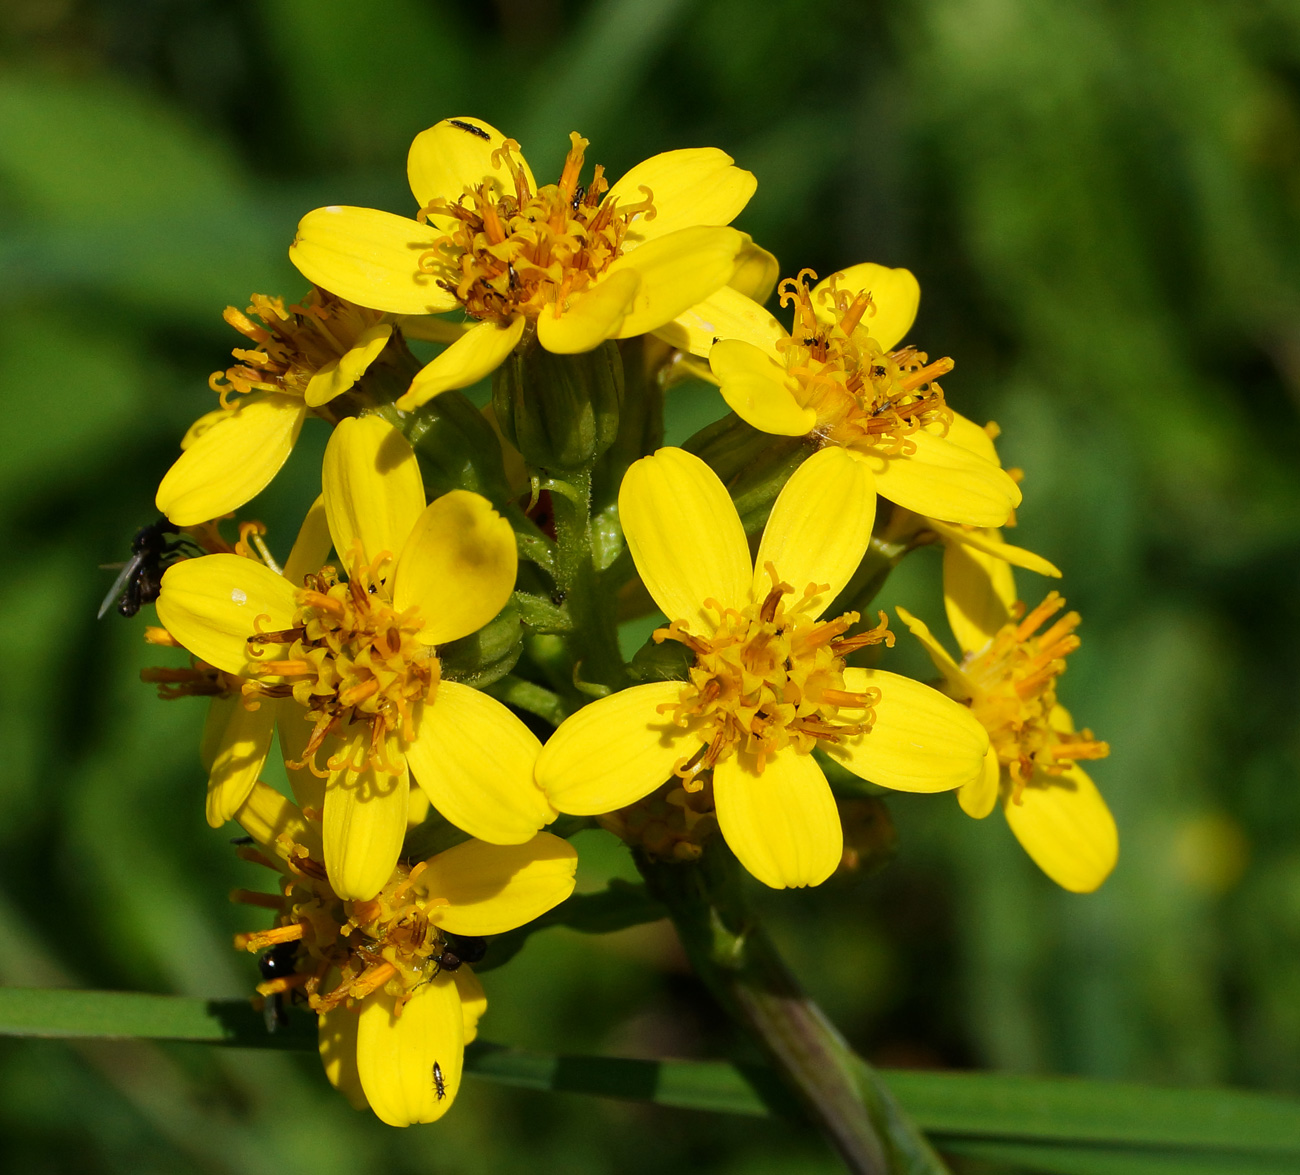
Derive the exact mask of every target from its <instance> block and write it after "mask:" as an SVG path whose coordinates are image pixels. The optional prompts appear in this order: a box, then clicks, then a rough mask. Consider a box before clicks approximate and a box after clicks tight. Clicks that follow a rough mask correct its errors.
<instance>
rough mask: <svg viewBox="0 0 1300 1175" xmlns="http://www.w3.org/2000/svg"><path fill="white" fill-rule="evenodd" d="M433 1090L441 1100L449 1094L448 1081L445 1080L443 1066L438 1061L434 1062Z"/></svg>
mask: <svg viewBox="0 0 1300 1175" xmlns="http://www.w3.org/2000/svg"><path fill="white" fill-rule="evenodd" d="M433 1092H434V1093H436V1094H437V1095H438V1100H439V1101H442V1099H443V1098H445V1097H446V1096H447V1083H446V1081H444V1080H443V1076H442V1066H441V1065H439V1064H438V1062H437V1061H434V1063H433Z"/></svg>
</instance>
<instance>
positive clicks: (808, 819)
mask: <svg viewBox="0 0 1300 1175" xmlns="http://www.w3.org/2000/svg"><path fill="white" fill-rule="evenodd" d="M870 480H871V475H870V472H869V471H868V469H867V465H866V461H865V460H864V459H863V458H862V457H860V456H858V455H857V454H856V453H854V452H851V451H850V450H847V449H838V448H833V449H825V450H823V451H822V452H820V453H818V454H816V455H815V456H813V457H811V458H810V459H809V460H808V461H806V462H804V464H803V465H802V466H800V468H799V469H798V470H797V471H796V472H795V474H794V476H793V477H792V478H791V479H790V481H789V482H788V483H787V484H786V486H785V488H784V489H783V490H782V492H781V495H780V497H778V499H777V501H776V504H775V506H774V507H773V510H772V515H771V517H770V519H769V520H768V523H767V528H766V530H765V531H764V534H763V538H762V542H761V544H760V545H759V549H758V556H757V559H756V560H755V562H754V563H753V564H751V563H750V559H749V550H748V546H747V544H746V541H745V532H744V530H743V529H742V527H741V523H740V519H739V517H738V516H737V514H736V509H735V507H734V506H733V505H732V502H731V499H730V498H729V497H728V496H727V492H726V490H725V489H724V488H723V485H722V483H721V482H720V481H719V480H718V478H717V476H716V475H715V474H714V473H713V472H712V470H710V469H709V467H708V466H707V465H705V464H704V462H703V461H701V460H700V459H699V458H697V457H694V456H692V455H691V454H689V453H685V452H683V451H682V450H680V449H660V450H659V452H657V453H656V454H655V455H654V456H652V457H646V458H643V459H642V460H640V461H638V462H637V463H636V464H635V465H633V466H632V467H631V469H629V470H628V473H627V476H626V477H625V478H624V480H623V485H622V489H621V491H620V493H619V516H620V518H621V519H622V523H623V529H624V533H625V534H626V536H627V542H628V547H629V549H630V550H631V552H632V557H633V559H634V560H635V562H636V566H637V570H638V571H639V572H640V573H641V578H642V579H643V580H644V581H645V586H646V588H647V589H648V590H649V592H650V594H651V595H652V596H653V597H654V599H655V602H656V603H657V604H658V605H659V607H660V608H662V609H663V611H664V613H665V615H667V616H668V617H669V618H670V619H671V621H672V623H671V624H670V625H669V627H668V628H667V629H660V630H659V631H658V632H657V633H656V634H655V637H656V639H657V640H676V641H680V642H682V643H683V644H684V645H686V647H687V648H688V649H689V650H690V651H691V652H693V653H694V654H695V664H694V667H693V668H692V669H691V672H690V679H689V680H688V681H687V682H685V683H682V682H680V681H664V682H654V683H652V684H649V685H640V686H633V687H632V688H631V689H627V690H623V691H622V692H620V693H616V694H612V695H610V696H609V697H607V698H602V699H601V700H599V701H596V702H593V703H591V704H590V705H588V706H586V707H584V708H583V709H582V710H579V711H578V712H577V713H576V714H574V715H573V716H571V717H570V718H568V719H567V720H566V721H565V722H564V723H562V724H561V726H560V728H559V729H558V730H557V731H556V732H555V734H554V735H552V736H551V739H550V741H549V742H548V743H547V744H546V746H545V747H544V748H543V749H542V754H541V757H540V758H539V759H538V762H537V780H538V782H539V783H540V784H541V785H542V788H543V789H544V790H545V791H546V793H547V794H548V795H549V796H550V798H551V800H552V802H553V803H554V804H555V806H556V807H557V808H559V809H560V810H561V811H562V812H573V813H576V814H579V815H594V814H597V813H602V812H609V811H613V810H614V809H617V808H622V807H625V806H626V805H628V804H630V803H632V802H634V801H635V800H637V799H639V798H640V797H642V796H644V795H646V794H648V793H649V792H651V791H653V790H654V789H655V788H657V787H658V786H659V785H660V784H662V783H663V782H664V781H665V780H667V779H668V778H669V777H670V776H672V775H674V774H675V775H677V776H678V777H679V778H680V779H681V780H682V781H683V785H684V786H685V787H687V788H688V789H689V790H692V791H696V790H699V789H700V788H701V787H702V786H703V779H702V778H701V772H703V771H705V770H708V769H711V770H712V772H713V788H714V797H715V803H716V808H717V817H718V824H719V827H720V829H721V831H722V834H723V836H724V837H725V838H726V840H727V843H728V844H729V845H730V846H731V848H732V850H733V851H734V852H735V854H736V856H737V857H739V858H740V860H741V862H742V863H743V864H744V865H745V867H746V868H747V869H748V870H749V871H750V872H751V873H753V874H754V876H756V877H757V878H759V879H760V880H761V881H764V882H766V883H767V884H768V885H771V886H775V887H781V886H800V885H816V884H818V883H819V882H821V881H823V880H825V879H826V878H827V877H828V876H829V875H830V873H831V872H832V870H834V868H835V866H836V864H837V862H838V861H839V860H840V857H841V851H842V833H841V828H840V820H839V816H838V814H837V812H836V808H835V800H834V798H833V797H832V795H831V789H830V786H829V784H828V783H827V781H826V777H825V775H823V773H822V769H821V768H820V767H819V766H818V765H817V762H816V760H815V759H814V758H813V757H812V755H811V754H810V752H811V751H812V750H813V748H814V747H817V746H819V745H820V747H821V749H822V750H823V751H824V752H825V753H826V754H828V755H830V756H831V757H832V758H833V759H835V760H837V761H838V762H840V763H842V764H843V765H844V766H845V767H846V768H847V769H848V770H849V771H851V772H853V773H854V774H855V775H859V776H862V777H863V778H866V779H870V780H872V781H873V782H875V783H878V784H880V785H881V786H883V787H889V788H897V789H899V790H902V791H918V792H929V791H944V790H946V789H949V788H955V787H960V786H961V785H962V784H964V783H966V782H967V781H969V780H970V779H972V778H974V777H975V776H976V775H977V774H978V772H979V771H980V769H981V764H982V761H983V757H984V753H985V751H986V749H987V747H988V736H987V734H986V733H985V731H984V729H983V728H982V727H981V726H980V724H979V723H978V722H976V721H975V720H974V719H973V718H972V717H971V715H970V712H969V711H968V710H966V709H965V708H964V707H962V706H959V705H957V704H956V703H954V702H952V701H950V700H949V699H947V698H945V697H943V696H942V695H941V694H939V693H938V692H937V691H935V690H933V689H930V688H929V687H928V686H924V685H920V684H919V683H917V682H914V681H911V680H909V679H908V678H905V677H899V676H898V675H897V674H894V673H887V672H885V671H883V670H878V669H858V668H852V667H848V666H846V665H845V660H844V659H845V657H846V656H847V655H848V654H849V653H851V652H852V651H853V650H855V649H858V648H862V647H864V646H865V645H869V644H874V643H876V642H878V641H880V640H882V639H889V634H887V633H886V632H885V631H884V629H883V625H882V627H881V628H879V629H873V630H870V631H867V632H864V633H861V634H859V635H857V636H847V635H845V634H846V633H847V631H848V629H849V628H850V627H851V626H852V625H853V624H854V623H856V622H857V620H858V615H857V613H854V612H849V613H846V614H845V615H844V616H841V617H839V618H837V619H834V620H829V621H824V620H819V619H818V618H819V617H820V615H821V613H822V611H823V610H824V609H825V608H826V607H827V606H828V605H829V604H830V602H831V601H832V600H833V599H834V598H835V596H836V594H837V593H838V592H839V591H840V590H841V589H842V588H843V587H844V586H845V585H846V584H847V583H848V581H849V578H850V577H851V576H852V574H853V572H854V571H855V570H856V569H857V566H858V564H859V563H860V562H861V560H862V555H863V552H864V551H865V549H866V545H867V541H868V539H869V537H870V534H871V524H872V520H873V516H874V513H875V496H874V495H873V494H872V493H871V492H870Z"/></svg>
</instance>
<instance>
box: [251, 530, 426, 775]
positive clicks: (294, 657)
mask: <svg viewBox="0 0 1300 1175" xmlns="http://www.w3.org/2000/svg"><path fill="white" fill-rule="evenodd" d="M391 561H392V556H391V555H390V554H388V553H387V552H384V553H383V554H381V555H380V556H379V557H378V558H377V559H375V560H374V561H373V562H370V563H367V562H365V558H364V556H363V555H362V554H361V551H360V547H359V546H358V547H357V548H355V549H354V551H353V558H352V569H351V574H350V576H349V578H348V579H347V581H346V582H342V581H340V580H339V577H338V573H337V572H336V571H335V569H334V568H333V567H325V568H323V569H322V570H321V571H320V572H318V573H317V574H315V575H309V576H307V577H306V582H305V584H304V586H303V587H302V589H301V590H300V591H299V592H298V608H297V611H296V612H295V613H294V618H293V619H294V625H293V627H292V628H289V629H286V630H284V631H281V632H259V633H258V634H257V635H256V636H253V637H250V638H249V640H248V649H249V653H250V656H252V657H255V658H257V657H260V656H261V655H262V649H263V647H264V646H265V645H267V644H268V643H275V644H279V643H284V644H287V645H288V646H289V648H288V650H287V652H286V653H285V655H284V657H283V658H282V659H280V660H273V661H260V662H258V663H257V665H256V667H255V668H254V669H253V670H252V671H251V675H250V680H249V681H247V682H246V683H245V684H244V687H243V692H244V695H245V698H246V699H252V698H256V697H258V696H262V697H270V698H282V697H289V696H292V697H293V699H294V700H295V701H296V702H298V704H299V705H301V706H304V707H306V710H307V715H306V717H307V720H308V721H309V722H312V723H313V724H314V729H313V730H312V735H311V740H310V741H309V743H308V745H307V749H306V751H305V752H304V753H303V758H302V761H301V762H299V763H293V764H290V766H292V767H295V768H299V767H302V766H303V765H308V766H310V767H311V770H312V771H313V772H315V773H316V774H317V775H324V774H326V773H325V772H323V771H321V770H319V769H318V768H317V767H316V764H315V755H316V752H317V751H318V750H319V749H320V746H321V744H322V743H323V742H324V741H325V739H326V738H327V737H328V736H329V735H331V734H343V733H344V729H345V727H347V726H350V725H366V726H369V728H370V733H369V738H368V739H362V740H360V741H359V742H358V743H357V744H356V747H357V749H356V752H355V756H354V758H353V759H352V760H351V761H350V762H349V761H347V760H346V759H341V758H340V756H338V755H336V756H334V757H333V758H331V760H330V761H329V763H328V766H329V767H330V768H331V769H334V770H337V769H339V768H340V767H343V766H347V767H348V768H349V769H350V770H353V771H361V770H363V769H364V768H366V767H370V768H372V769H373V770H376V771H386V772H388V773H390V774H397V773H398V772H399V770H400V768H399V767H397V766H396V765H394V763H393V761H392V760H393V755H392V750H393V748H392V747H391V745H390V744H391V742H392V740H393V739H394V738H400V739H402V740H405V741H407V742H409V741H411V740H412V738H413V737H414V710H415V707H416V705H418V704H419V703H421V702H425V701H432V699H433V696H434V694H435V692H436V690H437V686H438V680H439V670H440V667H439V664H438V658H437V656H436V655H435V653H434V651H433V649H432V647H430V646H429V645H426V644H424V643H422V642H421V641H420V640H419V639H418V638H419V633H420V631H421V629H422V627H423V623H422V621H421V620H420V614H419V609H418V608H408V609H406V610H405V611H404V612H398V611H397V610H396V609H394V608H393V606H392V602H391V600H390V598H389V594H388V586H387V582H386V579H385V578H384V577H383V575H382V574H381V572H383V571H384V569H385V567H386V565H387V564H389V563H391Z"/></svg>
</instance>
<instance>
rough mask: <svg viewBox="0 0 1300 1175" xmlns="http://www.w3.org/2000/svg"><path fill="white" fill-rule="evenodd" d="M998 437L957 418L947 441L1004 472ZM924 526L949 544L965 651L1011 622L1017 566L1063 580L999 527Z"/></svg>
mask: <svg viewBox="0 0 1300 1175" xmlns="http://www.w3.org/2000/svg"><path fill="white" fill-rule="evenodd" d="M997 435H998V427H997V425H995V424H992V423H990V424H988V425H986V426H985V427H984V428H980V426H979V425H977V424H975V423H974V422H973V421H971V420H967V419H966V418H965V417H964V416H958V415H957V414H956V413H953V419H952V423H951V424H950V425H949V426H948V438H947V439H948V440H949V441H951V442H952V443H953V444H955V445H960V446H961V447H962V448H963V449H966V450H967V451H969V452H971V453H974V454H976V455H977V456H979V457H982V458H983V459H984V460H986V461H991V462H993V463H994V464H995V465H997V466H998V467H999V468H1001V466H1002V462H1001V460H1000V459H999V457H998V451H997V448H996V447H995V446H994V444H993V442H994V440H995V438H996V437H997ZM1012 473H1013V474H1015V475H1017V477H1016V480H1017V481H1018V480H1019V478H1018V474H1019V471H1018V470H1012ZM899 521H901V520H896V522H895V525H898V524H899ZM1013 522H1014V518H1012V519H1009V520H1008V521H1007V525H1008V526H1010V525H1012V524H1013ZM924 527H925V529H927V530H930V531H932V532H933V533H935V534H936V535H938V536H939V539H940V541H941V542H942V543H943V599H944V606H945V609H946V611H947V613H948V621H949V623H950V624H951V625H952V631H953V634H954V635H955V636H956V637H957V642H958V644H960V645H961V646H962V647H963V648H967V647H974V645H975V644H977V643H979V642H980V640H981V637H980V633H987V632H991V631H993V630H995V629H996V628H997V627H998V626H999V625H1000V624H1002V623H1004V622H1005V620H1006V605H1005V604H1004V603H1003V601H1004V600H1014V599H1015V598H1016V585H1015V579H1014V576H1013V574H1012V571H1011V568H1012V567H1013V566H1014V567H1023V568H1025V569H1026V570H1027V571H1034V572H1037V574H1039V575H1047V576H1051V577H1052V578H1054V579H1060V577H1061V572H1060V570H1059V569H1058V568H1057V567H1056V565H1055V564H1053V563H1050V562H1048V560H1046V559H1044V558H1043V557H1042V556H1041V555H1036V554H1034V552H1033V551H1027V550H1025V548H1024V547H1017V546H1013V545H1012V544H1011V543H1008V542H1006V541H1005V540H1004V539H1003V537H1002V531H1001V530H1000V529H998V528H997V527H979V526H963V525H960V524H957V523H951V522H943V521H941V520H939V519H937V518H927V519H925V520H924Z"/></svg>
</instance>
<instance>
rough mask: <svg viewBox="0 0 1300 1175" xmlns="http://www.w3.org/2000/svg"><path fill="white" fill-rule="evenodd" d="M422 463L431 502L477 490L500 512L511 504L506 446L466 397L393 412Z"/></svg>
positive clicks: (445, 396) (446, 395) (450, 396)
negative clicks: (455, 492) (454, 492)
mask: <svg viewBox="0 0 1300 1175" xmlns="http://www.w3.org/2000/svg"><path fill="white" fill-rule="evenodd" d="M389 412H391V413H392V423H393V424H395V425H396V426H397V427H398V428H400V429H401V430H402V432H403V433H405V434H406V439H407V440H408V441H410V442H411V447H412V448H413V449H414V450H415V456H416V459H417V460H418V461H419V463H420V474H421V476H422V477H423V478H424V489H425V492H426V493H427V494H428V495H429V497H430V498H435V497H438V496H439V495H441V494H445V493H447V491H448V490H472V491H473V492H474V493H476V494H482V495H483V497H485V498H487V500H488V501H489V502H491V503H492V504H493V505H494V506H496V507H497V509H503V508H504V507H505V506H506V504H507V503H508V502H509V501H510V489H509V486H508V485H507V483H506V471H505V467H504V466H503V465H502V462H501V442H500V441H498V440H497V434H496V433H495V432H493V431H492V426H491V425H490V424H489V423H488V422H487V419H486V418H485V417H484V415H483V413H482V412H480V411H479V410H478V409H477V408H475V407H474V405H473V404H472V403H471V402H470V400H469V398H468V397H466V396H465V395H464V394H462V393H461V392H455V391H452V392H443V393H442V394H441V395H439V396H434V398H433V399H432V400H430V401H429V402H428V403H427V404H423V405H421V406H420V407H419V408H417V409H416V410H415V411H414V412H409V413H400V412H397V411H396V410H395V409H389V410H387V411H385V412H384V413H383V414H384V415H388V413H389Z"/></svg>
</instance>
